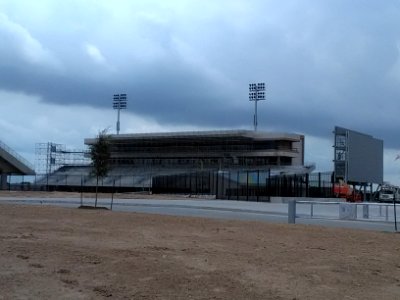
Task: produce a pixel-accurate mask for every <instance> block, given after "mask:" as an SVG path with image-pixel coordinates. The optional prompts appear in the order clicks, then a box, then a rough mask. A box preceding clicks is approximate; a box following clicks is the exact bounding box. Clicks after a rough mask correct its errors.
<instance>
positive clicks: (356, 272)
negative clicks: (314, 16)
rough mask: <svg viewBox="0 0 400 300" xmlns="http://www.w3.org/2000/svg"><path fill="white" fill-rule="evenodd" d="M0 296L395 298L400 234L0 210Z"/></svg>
mask: <svg viewBox="0 0 400 300" xmlns="http://www.w3.org/2000/svg"><path fill="white" fill-rule="evenodd" d="M0 253H1V255H0V299H102V298H111V299H290V300H294V299H296V300H298V299H400V234H395V233H381V232H372V231H356V230H349V229H333V228H332V229H331V228H322V227H316V226H302V225H287V224H268V223H261V222H243V221H226V220H211V219H201V218H185V217H172V216H159V215H148V214H137V213H124V212H112V211H108V210H88V209H77V208H75V209H74V208H60V207H51V206H22V205H11V204H1V205H0Z"/></svg>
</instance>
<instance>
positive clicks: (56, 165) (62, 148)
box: [35, 142, 90, 175]
mask: <svg viewBox="0 0 400 300" xmlns="http://www.w3.org/2000/svg"><path fill="white" fill-rule="evenodd" d="M89 164H90V157H89V155H88V151H87V150H74V149H67V147H66V145H63V144H56V143H52V142H47V143H37V144H36V146H35V169H36V173H37V174H38V175H44V174H51V173H53V172H55V171H57V170H58V169H60V168H61V167H65V166H86V165H89Z"/></svg>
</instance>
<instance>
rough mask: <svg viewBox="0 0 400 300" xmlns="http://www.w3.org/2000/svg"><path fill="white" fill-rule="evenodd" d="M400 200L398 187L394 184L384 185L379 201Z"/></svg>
mask: <svg viewBox="0 0 400 300" xmlns="http://www.w3.org/2000/svg"><path fill="white" fill-rule="evenodd" d="M393 200H396V202H400V191H399V189H398V188H397V187H394V186H389V185H387V186H382V189H381V190H380V191H379V197H378V201H379V202H393Z"/></svg>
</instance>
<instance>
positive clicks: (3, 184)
mask: <svg viewBox="0 0 400 300" xmlns="http://www.w3.org/2000/svg"><path fill="white" fill-rule="evenodd" d="M7 188H8V185H7V174H6V173H1V175H0V189H1V190H7Z"/></svg>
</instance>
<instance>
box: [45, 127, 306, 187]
mask: <svg viewBox="0 0 400 300" xmlns="http://www.w3.org/2000/svg"><path fill="white" fill-rule="evenodd" d="M109 137H110V146H111V147H110V149H111V159H110V170H109V173H108V176H107V177H106V178H103V179H102V181H101V183H100V185H101V186H102V187H111V186H116V187H118V188H119V189H120V190H124V189H125V190H131V191H132V190H142V189H148V188H150V187H151V185H152V182H153V178H154V177H160V176H170V175H179V174H193V173H204V172H224V171H243V170H269V172H270V173H271V172H272V173H273V174H304V173H309V172H311V171H312V168H309V167H305V166H304V136H303V135H299V134H289V133H269V132H259V131H257V132H256V131H251V130H225V131H197V132H166V133H136V134H118V135H117V134H113V135H110V136H109ZM96 140H97V139H96V138H87V139H85V141H84V142H85V144H86V145H88V146H90V145H93V144H94V143H96ZM48 148H49V149H52V147H48ZM53 148H54V147H53ZM43 149H45V148H43ZM86 155H87V154H86ZM47 156H48V157H51V155H47ZM43 157H45V156H43ZM53 162H54V160H53ZM41 181H42V182H40V183H41V184H46V185H47V186H49V187H50V189H52V187H53V188H57V189H63V187H65V188H66V189H69V188H67V187H72V186H81V187H93V186H95V184H96V179H95V177H94V176H91V166H90V165H88V164H87V163H86V164H80V165H79V164H75V165H60V166H59V167H58V168H57V169H56V170H54V171H52V172H50V173H49V174H47V176H44V177H43V178H42V179H41Z"/></svg>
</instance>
